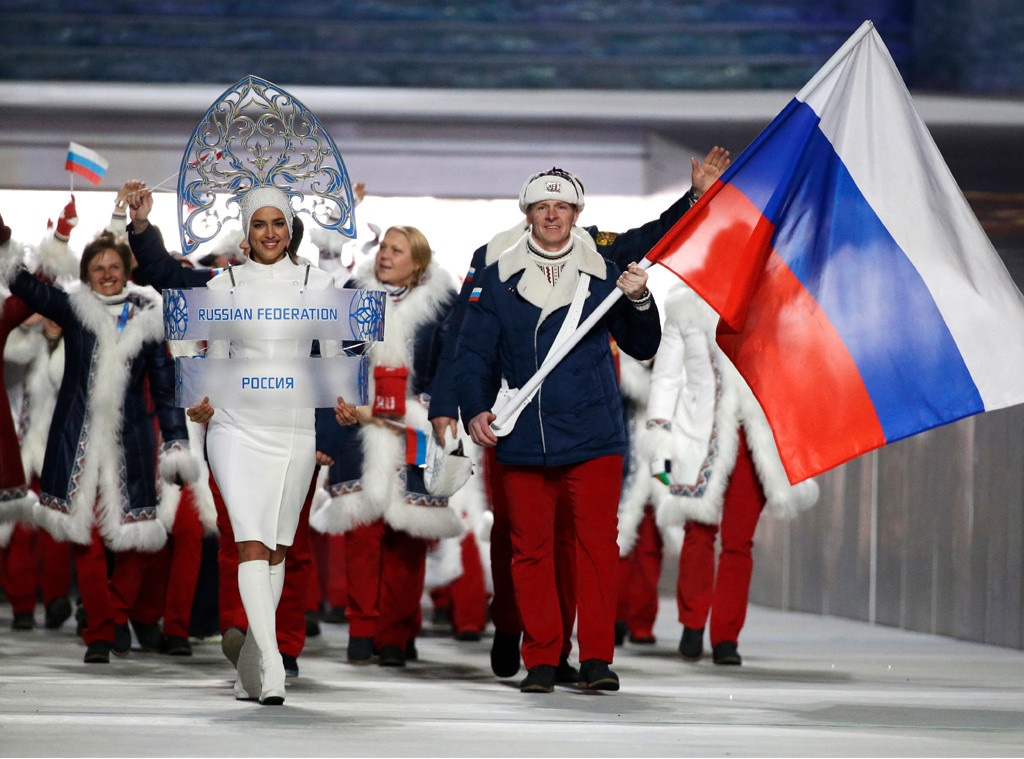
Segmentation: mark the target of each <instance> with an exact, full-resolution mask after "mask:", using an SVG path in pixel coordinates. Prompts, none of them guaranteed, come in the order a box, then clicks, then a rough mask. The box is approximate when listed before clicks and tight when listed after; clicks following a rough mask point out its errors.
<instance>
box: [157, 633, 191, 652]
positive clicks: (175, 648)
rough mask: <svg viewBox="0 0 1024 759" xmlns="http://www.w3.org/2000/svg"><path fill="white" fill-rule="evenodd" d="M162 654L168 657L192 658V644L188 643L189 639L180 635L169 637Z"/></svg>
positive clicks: (161, 650)
mask: <svg viewBox="0 0 1024 759" xmlns="http://www.w3.org/2000/svg"><path fill="white" fill-rule="evenodd" d="M160 653H163V654H167V655H168V656H191V655H192V644H191V643H189V642H188V638H183V637H181V636H180V635H168V636H167V637H165V638H164V643H163V647H162V648H161V649H160Z"/></svg>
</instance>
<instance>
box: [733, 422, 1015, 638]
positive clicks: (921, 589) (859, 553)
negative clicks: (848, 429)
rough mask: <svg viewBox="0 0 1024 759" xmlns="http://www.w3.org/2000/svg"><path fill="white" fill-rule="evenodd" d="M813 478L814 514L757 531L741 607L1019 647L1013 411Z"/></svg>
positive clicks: (894, 447) (956, 426)
mask: <svg viewBox="0 0 1024 759" xmlns="http://www.w3.org/2000/svg"><path fill="white" fill-rule="evenodd" d="M818 481H819V484H820V485H821V490H822V497H821V500H820V502H819V503H818V505H817V506H816V507H814V508H813V509H812V510H810V511H807V512H805V513H803V514H802V515H800V516H799V517H797V518H796V519H795V520H794V521H792V522H780V521H776V520H773V519H770V518H764V519H762V521H761V523H760V525H759V526H758V532H757V534H756V536H755V548H754V550H755V557H754V560H755V570H754V580H753V585H752V588H751V601H752V602H754V603H758V604H763V605H767V606H772V607H776V608H781V609H792V610H796V611H804V612H812V613H819V614H830V615H835V616H840V617H848V618H851V619H858V620H864V621H869V622H876V623H878V624H882V625H889V626H893V627H900V628H903V629H907V630H915V631H920V632H927V633H933V634H938V635H947V636H951V637H955V638H961V639H965V640H972V641H978V642H982V643H990V644H994V645H999V646H1006V647H1011V648H1024V583H1022V582H1021V580H1022V579H1024V408H1022V407H1016V408H1012V409H1006V410H1002V411H996V412H991V413H988V414H983V415H981V416H977V417H972V418H969V419H964V420H962V421H960V422H957V423H955V424H952V425H948V426H946V427H942V428H939V429H936V430H932V431H930V432H927V433H923V434H921V435H917V436H914V437H912V438H908V439H906V440H902V441H899V442H897V443H894V444H893V445H890V446H887V447H885V448H883V449H880V450H878V451H874V452H872V453H870V454H866V455H864V456H862V457H860V458H858V459H856V460H854V461H851V462H849V463H847V464H845V465H843V466H841V467H838V468H836V469H834V470H832V471H829V472H826V473H824V474H823V475H821V476H819V478H818Z"/></svg>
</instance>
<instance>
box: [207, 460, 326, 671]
mask: <svg viewBox="0 0 1024 759" xmlns="http://www.w3.org/2000/svg"><path fill="white" fill-rule="evenodd" d="M315 487H316V472H315V471H314V472H313V479H312V481H311V482H310V484H309V491H308V492H307V493H306V501H305V503H303V504H302V512H301V513H300V515H299V524H298V527H297V528H296V530H295V541H294V542H293V543H292V545H291V547H290V548H289V549H288V553H287V554H285V565H284V566H285V569H284V571H285V574H284V591H283V593H282V594H281V602H280V603H279V604H278V605H277V647H278V649H279V650H280V651H281V653H282V654H286V655H288V656H295V657H298V656H299V654H301V653H302V649H303V647H304V646H305V645H306V598H307V596H308V595H309V573H310V572H311V571H312V567H313V555H312V551H311V550H310V547H309V506H310V504H311V503H312V501H313V492H314V491H313V489H314V488H315ZM210 491H211V492H212V493H213V503H214V505H215V506H216V507H217V529H218V530H219V531H220V540H219V542H218V546H217V567H218V571H219V586H218V591H219V595H218V603H219V606H220V629H221V632H224V631H225V630H227V629H228V628H229V627H237V628H239V629H240V630H247V629H248V628H249V621H248V619H246V616H245V609H244V608H243V607H242V598H241V596H240V595H239V594H238V545H237V544H236V543H235V534H234V532H233V531H232V529H231V520H230V519H229V518H228V510H227V507H226V506H225V505H224V498H223V497H222V496H221V494H220V489H219V488H218V487H217V483H216V481H215V480H214V479H213V474H212V473H211V474H210Z"/></svg>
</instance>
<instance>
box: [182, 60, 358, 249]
mask: <svg viewBox="0 0 1024 759" xmlns="http://www.w3.org/2000/svg"><path fill="white" fill-rule="evenodd" d="M267 185H270V186H273V187H277V188H278V189H280V190H282V191H283V192H285V193H286V194H287V195H288V196H289V198H290V199H291V202H292V207H293V209H294V210H295V211H296V212H304V213H306V214H307V215H308V216H309V217H310V218H312V219H313V220H314V221H315V222H316V223H317V224H319V225H320V226H321V227H323V228H324V229H328V230H334V231H337V232H340V233H341V234H343V235H345V236H346V237H349V238H354V237H355V236H356V221H355V197H354V195H353V193H352V183H351V181H350V180H349V175H348V171H347V170H346V169H345V163H344V161H342V158H341V154H340V153H339V152H338V148H337V146H336V145H335V144H334V140H332V139H331V136H330V135H329V134H327V130H326V129H324V126H323V124H321V123H320V120H319V119H317V117H316V116H314V115H313V113H311V112H310V111H309V109H307V108H306V107H305V106H304V105H303V104H302V103H300V102H299V101H298V100H296V99H295V98H294V97H293V96H291V95H290V94H288V93H287V92H285V91H284V90H283V89H281V88H280V87H278V86H277V85H275V84H272V83H271V82H268V81H266V80H265V79H260V78H259V77H257V76H252V75H250V76H247V77H245V78H244V79H242V80H240V81H239V82H238V83H237V84H235V85H234V86H232V87H229V88H228V89H227V90H225V91H224V93H223V94H222V95H221V96H220V97H218V98H217V100H216V101H215V102H214V103H213V105H212V106H210V109H209V110H208V111H207V112H206V114H205V115H204V116H203V118H202V119H201V120H200V122H199V124H198V126H196V128H195V131H194V132H193V133H192V138H191V139H190V140H189V143H188V147H187V148H186V149H185V155H184V156H183V157H182V159H181V169H180V170H179V172H178V226H179V229H180V230H181V246H182V248H181V249H182V253H184V254H185V255H189V254H190V253H193V252H195V251H196V249H197V248H198V247H199V246H200V245H201V244H202V243H205V242H208V241H210V240H212V239H213V238H214V237H216V236H217V235H218V234H219V233H220V231H221V229H222V227H223V226H224V224H225V223H226V222H228V221H231V220H232V219H238V218H239V216H240V209H239V201H240V199H241V197H242V195H244V194H245V193H246V192H247V191H248V190H251V189H252V188H254V187H262V186H267ZM225 196H226V203H225V202H224V200H225Z"/></svg>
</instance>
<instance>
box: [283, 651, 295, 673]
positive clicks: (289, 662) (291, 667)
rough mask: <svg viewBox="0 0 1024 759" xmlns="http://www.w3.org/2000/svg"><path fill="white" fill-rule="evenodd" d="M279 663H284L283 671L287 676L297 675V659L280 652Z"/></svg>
mask: <svg viewBox="0 0 1024 759" xmlns="http://www.w3.org/2000/svg"><path fill="white" fill-rule="evenodd" d="M281 663H282V664H284V673H285V675H286V676H288V677H298V676H299V660H298V659H296V658H295V657H294V656H289V655H288V654H281Z"/></svg>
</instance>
